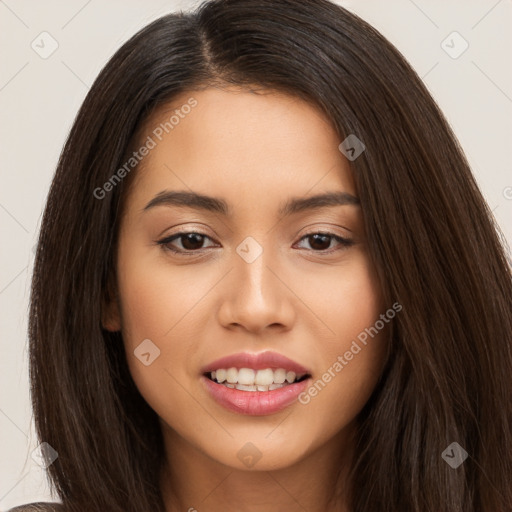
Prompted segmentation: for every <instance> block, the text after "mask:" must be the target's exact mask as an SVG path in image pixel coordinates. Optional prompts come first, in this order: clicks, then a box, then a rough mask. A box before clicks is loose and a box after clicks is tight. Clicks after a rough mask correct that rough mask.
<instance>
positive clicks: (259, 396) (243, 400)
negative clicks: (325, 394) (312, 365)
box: [201, 375, 310, 416]
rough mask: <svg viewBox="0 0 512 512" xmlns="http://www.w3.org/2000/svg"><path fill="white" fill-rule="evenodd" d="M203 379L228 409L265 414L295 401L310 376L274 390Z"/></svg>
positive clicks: (221, 403) (277, 410) (250, 413)
mask: <svg viewBox="0 0 512 512" xmlns="http://www.w3.org/2000/svg"><path fill="white" fill-rule="evenodd" d="M201 380H202V381H203V383H204V385H205V386H206V389H207V390H208V392H209V393H210V395H211V396H212V397H213V398H214V400H216V401H217V403H219V404H220V405H222V406H224V407H225V408H226V409H229V410H230V411H233V412H238V413H240V414H249V415H251V416H263V415H265V414H273V413H275V412H279V411H282V410H283V409H284V408H286V407H288V406H289V405H290V404H292V403H293V402H295V401H296V400H297V397H298V396H299V395H300V394H301V393H302V392H303V391H304V390H305V389H306V388H307V386H308V384H309V381H310V378H308V379H304V380H303V381H301V382H295V383H294V384H288V385H286V386H283V387H282V388H279V389H274V390H272V391H241V390H239V389H235V388H228V387H227V386H224V385H223V384H217V383H216V382H214V381H213V380H211V379H209V378H208V377H205V376H204V375H203V376H202V377H201Z"/></svg>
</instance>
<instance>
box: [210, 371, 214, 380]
mask: <svg viewBox="0 0 512 512" xmlns="http://www.w3.org/2000/svg"><path fill="white" fill-rule="evenodd" d="M211 377H212V380H215V370H213V372H212V373H211Z"/></svg>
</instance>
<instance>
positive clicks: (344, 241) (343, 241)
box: [157, 231, 354, 256]
mask: <svg viewBox="0 0 512 512" xmlns="http://www.w3.org/2000/svg"><path fill="white" fill-rule="evenodd" d="M185 235H200V236H203V237H206V238H210V237H209V236H208V235H205V234H204V233H200V232H197V231H182V232H180V233H175V234H174V235H171V236H168V237H165V238H162V239H161V240H158V241H157V244H158V245H160V246H161V247H162V249H163V250H164V251H170V252H172V253H174V254H177V255H180V256H190V255H192V254H193V253H198V252H200V251H202V250H204V249H208V247H204V248H201V249H196V250H193V251H192V250H187V249H173V248H172V247H170V246H169V244H170V243H171V242H172V241H174V240H175V239H180V238H181V237H183V236H185ZM314 235H322V236H328V237H331V238H333V239H334V240H336V241H337V242H338V243H339V244H340V245H341V247H340V248H338V249H328V250H320V251H315V250H314V249H308V250H309V251H311V252H314V253H320V254H331V253H333V252H336V251H342V250H344V249H346V248H348V247H350V246H351V245H353V244H354V241H353V240H350V239H348V238H343V237H341V236H339V235H335V234H334V233H330V232H327V231H313V232H311V233H306V234H305V235H304V236H302V237H301V238H300V240H299V242H300V241H302V240H304V239H305V238H309V237H311V236H314Z"/></svg>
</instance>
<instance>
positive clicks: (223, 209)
mask: <svg viewBox="0 0 512 512" xmlns="http://www.w3.org/2000/svg"><path fill="white" fill-rule="evenodd" d="M359 204H360V202H359V199H358V198H357V197H355V196H353V195H352V194H349V193H348V192H327V193H324V194H317V195H315V196H309V197H293V198H291V199H288V200H287V201H286V202H285V203H284V204H283V205H282V206H281V207H280V208H279V211H278V213H279V215H280V216H283V217H286V216H289V215H294V214H297V213H299V212H303V211H306V210H316V209H320V208H326V207H332V206H344V205H359ZM156 206H178V207H185V208H193V209H196V210H204V211H208V212H212V213H220V214H221V215H225V216H229V215H231V209H230V208H229V205H228V204H227V203H226V201H224V200H223V199H220V198H218V197H212V196H207V195H203V194H197V193H196V192H188V191H169V190H164V191H162V192H160V193H159V194H157V195H156V196H155V197H154V198H153V199H151V201H149V203H148V204H147V205H146V206H145V207H144V209H143V211H144V212H145V211H147V210H150V209H151V208H154V207H156Z"/></svg>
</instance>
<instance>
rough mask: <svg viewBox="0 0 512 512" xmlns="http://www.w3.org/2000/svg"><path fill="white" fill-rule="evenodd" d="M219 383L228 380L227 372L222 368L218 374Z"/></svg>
mask: <svg viewBox="0 0 512 512" xmlns="http://www.w3.org/2000/svg"><path fill="white" fill-rule="evenodd" d="M216 375H217V382H224V381H225V380H226V370H225V369H224V368H220V369H219V370H217V372H216Z"/></svg>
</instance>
